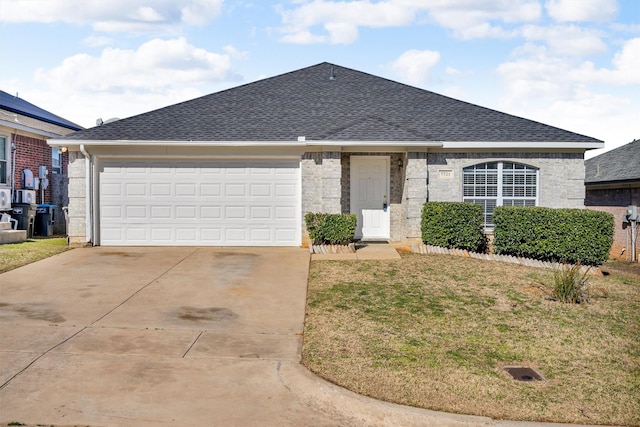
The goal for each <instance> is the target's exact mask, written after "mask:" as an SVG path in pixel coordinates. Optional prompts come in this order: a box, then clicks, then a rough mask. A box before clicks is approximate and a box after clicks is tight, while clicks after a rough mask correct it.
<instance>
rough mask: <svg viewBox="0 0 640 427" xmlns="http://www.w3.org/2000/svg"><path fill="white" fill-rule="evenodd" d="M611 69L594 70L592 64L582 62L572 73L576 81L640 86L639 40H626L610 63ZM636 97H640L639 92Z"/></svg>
mask: <svg viewBox="0 0 640 427" xmlns="http://www.w3.org/2000/svg"><path fill="white" fill-rule="evenodd" d="M611 62H612V65H613V67H612V68H595V66H594V64H593V63H592V62H584V63H583V64H582V65H581V66H580V67H577V68H576V69H575V70H573V71H572V73H571V74H572V77H573V78H574V79H575V80H578V81H584V82H593V83H604V84H610V85H616V86H617V85H634V84H640V71H639V70H640V38H635V39H631V40H628V41H627V42H625V44H624V45H623V47H622V50H620V51H619V52H617V53H616V54H615V55H614V57H613V60H612V61H611ZM635 95H636V96H638V97H640V91H638V92H637V93H636V94H635Z"/></svg>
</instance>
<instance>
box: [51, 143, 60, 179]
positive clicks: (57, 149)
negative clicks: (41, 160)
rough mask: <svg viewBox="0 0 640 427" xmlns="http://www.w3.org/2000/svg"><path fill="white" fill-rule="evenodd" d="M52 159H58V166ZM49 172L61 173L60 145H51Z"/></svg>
mask: <svg viewBox="0 0 640 427" xmlns="http://www.w3.org/2000/svg"><path fill="white" fill-rule="evenodd" d="M54 154H57V155H58V157H54V156H53V155H54ZM54 159H56V160H58V166H56V165H55V164H54ZM51 173H52V174H54V173H55V174H62V152H61V150H60V147H51Z"/></svg>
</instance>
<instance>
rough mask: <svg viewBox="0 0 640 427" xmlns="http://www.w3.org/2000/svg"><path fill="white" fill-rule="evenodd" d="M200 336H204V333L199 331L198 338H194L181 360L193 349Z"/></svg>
mask: <svg viewBox="0 0 640 427" xmlns="http://www.w3.org/2000/svg"><path fill="white" fill-rule="evenodd" d="M202 334H204V331H200V333H199V334H198V336H197V337H196V339H195V340H193V342H192V343H191V345H190V346H189V348H187V351H185V352H184V354H183V355H182V358H183V359H184V358H185V357H187V354H188V353H189V352H190V351H191V349H192V348H193V346H194V345H196V343H197V342H198V340H199V339H200V337H201V336H202Z"/></svg>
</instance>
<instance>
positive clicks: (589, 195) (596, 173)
mask: <svg viewBox="0 0 640 427" xmlns="http://www.w3.org/2000/svg"><path fill="white" fill-rule="evenodd" d="M584 181H585V187H586V198H585V205H586V207H587V209H594V210H598V211H603V212H608V213H610V214H612V215H613V217H614V218H615V234H614V238H613V246H612V247H611V254H610V256H611V257H612V258H615V259H621V260H630V259H632V258H633V257H632V256H631V247H632V245H631V227H630V224H628V223H626V222H625V221H624V219H625V216H626V215H625V214H626V211H627V207H628V206H640V139H636V140H635V141H633V142H630V143H629V144H625V145H623V146H621V147H618V148H616V149H614V150H611V151H607V152H606V153H603V154H600V155H599V156H596V157H593V158H591V159H588V160H585V180H584ZM636 246H637V245H636ZM636 252H637V254H636V259H640V256H638V255H640V250H638V249H636Z"/></svg>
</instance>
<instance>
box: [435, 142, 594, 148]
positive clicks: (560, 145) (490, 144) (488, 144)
mask: <svg viewBox="0 0 640 427" xmlns="http://www.w3.org/2000/svg"><path fill="white" fill-rule="evenodd" d="M442 148H449V149H471V148H475V149H478V148H483V149H484V148H489V149H492V148H499V149H518V148H542V149H548V148H573V149H585V150H590V149H597V148H604V142H536V141H531V142H526V141H525V142H501V141H445V142H443V144H442Z"/></svg>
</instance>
